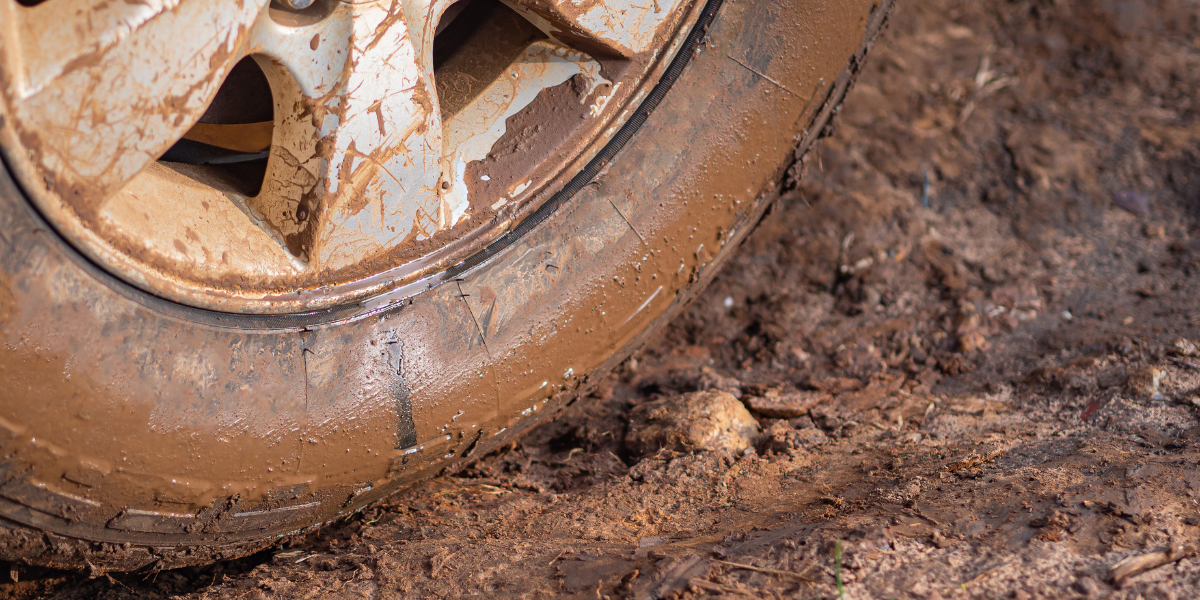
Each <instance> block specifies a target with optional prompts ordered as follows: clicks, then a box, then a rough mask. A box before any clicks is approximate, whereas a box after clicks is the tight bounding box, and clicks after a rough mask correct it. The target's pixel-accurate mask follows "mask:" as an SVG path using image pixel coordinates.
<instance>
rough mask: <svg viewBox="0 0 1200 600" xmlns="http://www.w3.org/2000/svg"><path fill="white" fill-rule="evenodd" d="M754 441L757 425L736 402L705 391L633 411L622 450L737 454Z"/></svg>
mask: <svg viewBox="0 0 1200 600" xmlns="http://www.w3.org/2000/svg"><path fill="white" fill-rule="evenodd" d="M757 437H758V422H757V421H755V420H754V417H751V416H750V412H749V411H747V410H746V407H745V406H742V403H741V402H738V400H737V398H734V397H733V396H732V395H731V394H729V393H727V392H722V391H718V390H707V391H702V392H693V393H691V394H684V395H682V396H673V397H670V398H664V399H662V400H655V401H654V402H647V403H646V404H642V405H640V406H636V407H634V409H633V413H632V415H631V416H630V419H629V430H628V432H626V434H625V447H626V448H628V449H629V451H630V452H631V453H633V454H635V455H639V456H641V455H646V454H651V453H653V452H656V451H658V450H659V449H661V448H670V449H672V450H677V451H680V452H695V451H702V450H707V451H728V452H733V453H738V454H740V453H742V452H744V451H745V450H746V449H747V448H752V447H753V446H754V441H755V439H756V438H757Z"/></svg>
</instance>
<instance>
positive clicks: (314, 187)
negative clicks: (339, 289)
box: [252, 0, 448, 269]
mask: <svg viewBox="0 0 1200 600" xmlns="http://www.w3.org/2000/svg"><path fill="white" fill-rule="evenodd" d="M447 4H448V2H446V1H445V0H439V1H437V2H432V3H431V2H427V1H425V2H421V1H415V0H414V1H412V2H409V3H407V4H403V5H402V4H399V3H395V2H391V3H389V2H376V3H367V4H340V5H339V6H338V7H337V8H336V9H335V11H334V13H333V14H331V15H329V16H328V17H326V18H325V19H323V20H322V21H321V22H319V23H316V24H313V25H309V26H301V27H285V26H281V25H279V24H278V23H274V22H270V23H268V22H265V21H264V22H263V23H262V24H261V26H260V28H259V29H257V30H256V31H255V35H254V38H253V39H254V44H255V46H254V47H255V48H256V51H258V52H261V53H262V54H264V55H266V56H267V57H269V58H270V59H271V60H272V61H273V62H274V63H275V67H274V68H273V67H272V66H269V65H268V66H267V68H266V69H264V70H265V71H266V72H267V77H268V78H269V79H270V80H271V81H272V84H273V85H274V86H277V87H279V88H287V87H289V86H290V87H291V89H281V90H279V91H277V93H276V95H277V97H278V98H282V99H284V101H283V102H282V103H281V104H284V105H282V106H277V108H279V109H280V110H277V114H276V133H275V142H274V146H273V148H272V155H271V161H270V163H269V165H268V168H267V177H266V186H267V187H266V188H265V189H264V193H263V194H260V195H259V198H257V199H256V201H255V202H253V203H252V204H253V205H254V207H255V209H256V210H258V211H259V212H260V213H262V214H263V215H264V218H265V219H266V220H267V221H268V222H269V223H271V225H272V226H273V227H275V228H276V229H277V230H278V231H279V232H280V234H281V235H282V236H283V237H284V238H285V239H287V240H288V246H289V249H291V251H292V252H293V253H294V254H296V255H297V256H300V257H302V258H304V259H305V260H307V261H308V262H309V264H310V266H312V267H314V268H319V269H337V268H340V267H343V266H345V265H348V264H351V263H353V262H356V261H358V260H361V259H362V258H363V257H365V256H371V255H373V254H377V253H379V252H381V251H383V250H385V249H387V248H390V247H393V246H395V245H396V244H398V243H399V242H401V241H402V240H405V239H408V238H409V237H410V236H411V237H413V238H415V239H423V238H426V237H428V236H429V235H431V234H432V233H433V232H435V231H437V230H438V229H441V228H445V227H447V226H448V222H447V218H448V216H447V215H444V214H443V213H444V212H445V211H442V210H440V206H439V203H440V200H439V193H440V186H439V179H440V177H441V168H440V160H441V155H442V142H441V138H442V132H441V130H442V124H441V113H440V111H439V109H438V104H437V97H436V93H435V91H434V85H433V65H432V38H433V29H434V26H435V24H436V22H437V19H436V17H437V16H438V15H439V14H440V11H442V10H444V9H445V6H446V5H447ZM280 92H282V93H280ZM294 98H301V106H300V107H299V110H296V109H295V108H293V107H294V106H295V105H294V104H291V103H292V102H293V100H292V99H294Z"/></svg>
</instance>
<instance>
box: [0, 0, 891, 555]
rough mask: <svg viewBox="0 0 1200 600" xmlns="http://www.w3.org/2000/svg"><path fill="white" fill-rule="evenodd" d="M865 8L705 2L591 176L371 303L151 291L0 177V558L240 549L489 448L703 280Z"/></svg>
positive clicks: (570, 389) (734, 240) (791, 151)
mask: <svg viewBox="0 0 1200 600" xmlns="http://www.w3.org/2000/svg"><path fill="white" fill-rule="evenodd" d="M890 5H891V3H890V2H883V3H882V4H880V3H877V2H871V1H868V0H855V1H852V2H847V1H836V0H770V1H760V0H753V1H751V0H725V2H724V4H723V6H721V7H720V10H719V12H718V13H717V14H716V17H715V19H714V20H713V21H712V23H711V25H709V26H708V29H707V31H706V32H701V33H706V34H707V35H706V37H703V43H702V44H701V45H700V46H698V47H697V48H696V49H695V51H694V52H689V53H690V55H691V56H690V57H685V58H690V61H689V62H688V64H687V66H686V68H685V69H684V70H683V71H682V73H681V74H680V75H679V78H678V80H677V81H675V82H674V85H673V87H672V88H671V91H670V93H669V94H667V95H666V97H665V98H664V99H662V101H661V103H660V104H659V105H658V106H657V107H656V108H655V109H654V111H653V112H652V113H650V114H649V115H648V118H647V119H646V121H645V123H644V125H642V126H641V129H640V130H639V131H638V132H637V135H636V136H634V137H633V138H632V139H631V140H630V141H629V142H628V143H627V144H625V146H624V148H623V149H621V150H620V152H619V153H617V154H616V155H615V157H614V158H613V159H612V161H611V162H610V163H608V165H607V167H606V169H605V170H604V172H603V173H601V174H600V175H599V176H598V177H596V178H595V180H594V181H593V182H592V183H591V184H590V185H587V186H585V187H583V189H582V190H580V191H579V192H578V193H576V194H575V195H574V196H573V197H571V198H570V199H569V200H567V201H565V202H564V203H562V204H561V206H559V207H557V210H556V211H554V212H553V214H550V215H549V216H548V217H547V218H546V219H545V220H544V221H542V222H541V223H540V224H538V225H537V226H536V227H533V228H532V229H531V230H529V231H528V233H526V234H525V235H523V236H521V237H519V238H518V239H516V240H515V242H514V243H512V244H511V245H509V246H508V247H507V248H504V249H503V251H501V252H499V253H498V254H497V255H495V256H493V257H491V258H490V259H489V260H487V261H486V262H484V263H483V264H482V265H481V266H479V267H478V268H475V269H474V270H471V271H469V272H466V273H463V274H461V275H460V276H458V277H456V278H455V279H454V280H452V281H449V282H447V283H445V284H444V285H440V286H438V287H436V288H433V289H431V290H429V291H427V292H424V293H422V294H420V295H418V296H416V297H415V298H412V299H411V300H407V301H405V302H403V303H401V304H399V305H392V306H390V307H388V308H386V309H383V310H378V311H373V312H372V311H366V312H360V313H359V314H353V315H351V316H347V313H346V312H345V311H342V312H337V311H334V312H331V313H327V314H323V315H320V314H319V315H306V316H303V317H297V318H293V319H271V318H257V317H240V316H234V315H225V314H219V313H211V312H205V311H201V310H196V309H191V308H187V307H184V306H180V305H176V304H172V303H169V302H167V301H164V300H161V299H158V298H155V297H151V296H149V295H147V294H144V293H142V292H140V291H138V290H136V289H134V288H132V287H130V286H128V285H126V284H124V283H122V282H120V281H117V280H115V279H114V278H112V277H111V276H109V275H107V274H106V273H105V272H103V271H102V270H100V269H99V268H97V267H96V266H94V265H93V264H91V263H89V262H88V261H87V260H85V259H84V258H83V257H81V256H80V255H79V254H78V253H77V252H76V251H74V250H73V249H72V248H71V247H70V245H69V244H67V243H65V242H64V241H63V240H62V239H61V238H60V237H59V236H58V235H57V234H56V233H55V232H54V231H53V230H52V229H51V228H50V227H49V226H47V225H46V223H45V221H44V220H43V219H41V218H40V217H39V215H38V214H37V213H36V211H35V210H34V209H33V208H32V205H31V204H30V203H29V202H28V201H27V200H26V198H25V197H24V196H23V195H22V193H21V191H20V190H19V189H18V187H17V186H16V184H15V183H14V182H13V181H12V179H11V177H10V175H9V173H8V171H7V170H2V171H0V244H3V248H4V251H3V253H2V254H0V394H2V398H0V445H2V448H3V458H2V459H0V558H4V559H7V560H21V561H25V562H29V563H34V564H41V565H47V566H54V567H60V568H72V569H84V568H86V569H92V570H93V571H105V570H131V569H137V568H141V567H147V566H149V567H151V568H166V567H173V566H179V565H185V564H194V563H200V562H206V561H212V560H216V559H222V558H230V557H235V556H240V555H244V554H247V553H249V552H252V551H255V550H257V549H260V548H263V547H265V546H266V545H269V544H271V543H274V542H276V541H278V540H280V539H281V538H284V537H286V536H289V535H295V534H297V533H302V532H304V531H306V530H308V529H309V528H311V527H314V526H317V525H319V524H321V523H325V522H328V521H330V520H333V519H336V518H338V517H340V516H342V515H345V514H347V513H349V512H351V511H354V510H356V509H359V508H361V507H362V506H364V505H365V504H367V503H369V502H371V501H373V500H376V499H378V498H381V497H383V496H385V495H387V494H389V493H391V492H393V491H395V490H396V489H398V488H399V487H401V486H403V485H405V484H406V483H409V482H412V481H414V480H417V479H420V478H424V477H427V476H430V475H432V474H435V473H437V472H440V471H443V470H445V469H455V468H457V467H459V466H461V465H462V464H463V463H464V462H466V461H469V460H472V459H473V458H475V457H478V456H480V455H482V454H484V453H486V452H488V451H490V450H492V449H495V448H497V447H499V446H500V445H502V444H504V443H506V442H508V441H510V440H512V439H513V438H514V437H515V436H518V435H520V434H521V432H523V431H525V430H527V429H528V428H529V427H530V426H532V425H533V424H535V423H537V422H538V421H539V420H540V419H542V418H544V417H545V416H546V415H548V414H553V413H554V412H555V411H556V410H559V409H561V407H563V406H565V404H566V403H567V401H568V400H570V399H572V398H574V397H576V396H577V395H578V394H579V393H580V392H581V391H582V390H585V389H587V388H588V387H589V386H590V385H592V384H593V383H594V382H595V381H597V379H598V378H600V377H602V376H603V375H604V374H605V373H607V372H608V371H609V370H610V369H611V368H612V367H613V366H614V365H617V364H619V363H620V361H622V360H624V359H625V358H626V357H627V356H628V355H629V354H630V353H631V352H632V351H633V349H635V348H636V347H637V346H638V345H639V344H640V343H642V341H643V340H645V339H646V338H647V337H648V335H649V334H650V332H652V331H653V330H655V329H656V328H658V327H660V326H661V325H662V324H664V323H665V322H666V321H667V320H669V319H670V318H671V316H672V315H674V314H675V313H676V312H677V311H678V310H679V309H680V308H681V307H682V306H683V305H684V304H685V303H686V302H687V301H688V300H689V299H690V298H692V297H693V296H694V295H695V294H696V293H697V292H698V291H699V290H700V289H702V288H703V287H704V285H705V284H706V283H707V282H708V281H709V280H710V279H711V278H712V276H713V274H714V273H715V271H716V270H717V268H718V267H719V265H720V264H721V263H722V261H723V260H724V259H725V257H726V256H728V254H729V253H730V252H731V251H732V250H733V248H734V247H736V246H737V245H738V242H740V241H741V240H742V239H743V237H744V236H745V235H746V234H747V232H748V231H749V230H750V229H751V227H752V226H753V225H754V224H755V223H757V222H758V220H759V219H760V218H761V216H762V215H763V213H764V211H765V210H766V208H767V206H768V205H769V203H770V201H771V200H772V199H774V198H775V197H776V196H777V195H778V189H779V187H780V185H781V184H782V183H783V182H784V181H785V177H786V173H787V171H788V169H789V167H791V166H793V165H794V164H795V162H796V161H797V159H798V158H799V157H800V156H802V155H803V153H804V152H805V151H806V150H807V149H808V148H809V146H810V145H811V143H812V142H813V140H815V139H816V138H817V137H819V135H820V134H821V132H823V131H825V130H826V127H827V125H828V123H829V120H830V118H831V117H832V116H833V115H834V113H835V112H836V108H837V106H838V104H839V103H840V101H841V98H842V97H843V95H844V94H845V92H846V90H847V88H848V87H849V85H850V83H851V81H852V79H853V75H854V73H855V72H856V71H857V69H858V67H859V66H860V65H861V63H862V60H863V57H864V55H865V52H866V50H867V48H868V46H869V43H870V41H871V39H873V37H874V36H875V34H876V33H877V32H878V31H879V30H880V29H881V28H882V26H883V24H884V22H885V20H886V15H887V12H888V10H889V9H890Z"/></svg>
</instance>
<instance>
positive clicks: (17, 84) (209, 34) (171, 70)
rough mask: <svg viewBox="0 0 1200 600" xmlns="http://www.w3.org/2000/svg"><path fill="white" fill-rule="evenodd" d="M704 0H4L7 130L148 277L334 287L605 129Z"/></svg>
mask: <svg viewBox="0 0 1200 600" xmlns="http://www.w3.org/2000/svg"><path fill="white" fill-rule="evenodd" d="M691 12H694V10H692V9H691V4H690V3H689V0H659V1H658V2H654V3H649V4H646V5H645V6H634V5H632V4H629V3H627V2H626V1H624V0H602V1H596V2H591V3H588V2H582V3H579V4H574V3H571V2H567V1H565V0H511V2H506V3H501V2H499V1H498V0H468V1H460V2H458V3H452V2H451V1H450V0H404V1H395V2H390V3H389V2H383V1H375V2H370V1H368V2H345V1H343V2H338V1H336V0H315V1H312V0H288V2H287V3H286V4H284V3H277V4H267V0H243V2H242V3H241V4H233V5H231V4H229V3H225V2H218V1H216V0H174V1H172V0H151V1H150V2H145V3H140V4H130V3H110V4H107V5H99V7H93V5H92V3H90V2H87V1H86V0H47V1H45V2H40V3H36V4H32V5H30V4H26V3H18V2H16V1H14V0H0V23H5V24H8V25H9V27H7V28H6V29H5V31H4V32H3V37H2V38H0V52H2V53H3V55H2V56H0V88H2V96H3V104H2V106H0V117H3V122H2V123H0V145H2V147H3V151H4V156H5V158H6V160H7V162H8V163H9V165H10V167H11V168H12V169H13V171H14V172H15V174H16V175H17V177H18V179H19V180H20V181H21V182H22V183H23V184H24V186H25V187H26V190H27V192H28V193H29V195H30V197H31V198H32V200H33V201H34V203H35V205H36V206H37V207H38V208H39V210H40V211H41V212H42V213H43V215H45V216H46V218H47V219H48V220H49V221H50V222H51V223H52V224H53V225H54V226H55V228H56V229H57V230H58V231H60V232H61V233H62V234H63V235H64V236H65V237H66V238H67V239H68V240H69V241H71V242H72V243H73V244H74V245H75V246H76V247H77V248H79V249H80V250H82V251H83V252H84V253H86V254H87V255H88V256H90V257H91V258H92V259H93V260H95V261H97V262H99V263H100V264H101V265H103V266H104V267H106V268H107V269H109V270H110V271H112V272H113V273H115V274H117V275H118V276H120V277H122V278H123V279H125V280H126V281H128V282H130V283H133V284H134V285H137V286H140V287H142V288H143V289H145V290H147V291H149V292H151V293H154V294H157V295H161V296H164V297H167V298H170V299H173V300H176V301H180V302H184V303H187V304H191V305H194V306H198V307H202V308H209V309H215V310H222V311H231V312H248V313H293V312H301V311H311V310H320V309H323V308H328V307H331V306H335V305H339V304H344V303H347V302H353V301H361V300H362V299H364V298H366V297H369V296H373V295H377V294H379V293H383V292H387V291H389V290H392V289H395V288H396V287H398V286H401V285H404V284H406V283H411V282H412V281H414V280H417V279H420V278H422V277H425V276H428V275H430V274H432V273H435V272H437V271H439V270H442V269H444V268H446V267H447V266H449V265H451V264H454V263H455V262H457V261H459V260H461V259H462V258H463V257H465V256H467V255H468V254H470V253H471V252H472V251H474V250H476V249H478V248H480V247H481V246H482V245H483V244H486V243H487V242H488V241H489V240H491V239H494V238H495V237H496V236H497V235H500V234H502V233H503V232H504V231H505V229H506V228H507V227H508V226H509V225H510V224H511V223H512V222H514V220H516V219H518V218H519V217H520V216H521V215H523V214H526V213H527V212H528V211H530V210H532V209H533V208H536V206H537V205H538V204H539V201H540V200H542V199H544V198H545V197H547V196H548V194H550V193H552V192H553V188H554V187H555V186H556V185H560V184H561V182H562V181H563V178H564V177H569V176H570V171H571V170H572V169H573V168H574V167H576V166H577V165H579V164H582V163H583V162H584V161H586V160H587V159H588V157H589V156H590V155H591V154H594V153H595V151H596V150H597V149H598V148H599V147H600V146H601V145H602V144H603V142H604V141H605V140H606V139H607V138H608V137H609V136H611V135H612V133H613V132H614V131H615V129H616V127H615V126H614V125H617V124H619V123H620V122H621V121H622V120H623V119H624V117H625V116H627V114H626V113H627V111H625V110H624V107H625V105H626V104H628V103H629V102H632V101H636V100H637V99H638V97H639V96H638V95H639V92H642V91H643V90H644V88H645V85H644V84H645V83H646V82H648V81H650V80H651V79H652V78H653V75H654V73H655V72H656V69H659V68H661V66H662V65H663V64H664V63H665V61H664V60H663V59H664V58H665V57H668V56H669V55H670V54H671V48H672V45H673V44H674V43H677V41H678V40H679V39H680V38H681V36H680V35H679V33H680V32H682V31H686V26H687V25H688V24H689V22H690V21H691V19H692V18H693V17H694V15H690V14H689V13H691Z"/></svg>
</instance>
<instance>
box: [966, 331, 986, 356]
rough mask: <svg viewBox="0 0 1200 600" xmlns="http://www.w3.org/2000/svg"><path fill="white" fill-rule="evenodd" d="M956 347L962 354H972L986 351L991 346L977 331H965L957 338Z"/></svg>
mask: <svg viewBox="0 0 1200 600" xmlns="http://www.w3.org/2000/svg"><path fill="white" fill-rule="evenodd" d="M958 346H959V348H961V349H962V351H963V352H974V351H976V350H987V349H988V347H989V346H991V344H989V343H988V341H987V338H985V337H983V334H981V333H979V332H978V331H967V332H966V333H963V334H960V335H959V336H958Z"/></svg>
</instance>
